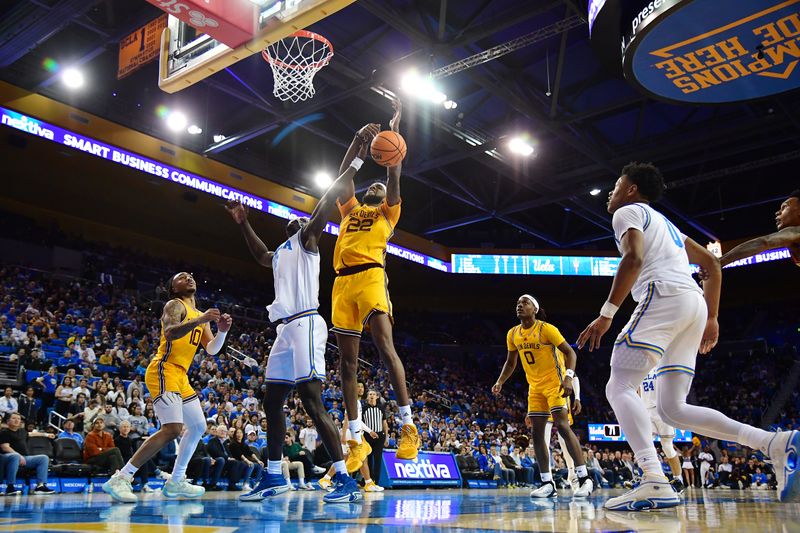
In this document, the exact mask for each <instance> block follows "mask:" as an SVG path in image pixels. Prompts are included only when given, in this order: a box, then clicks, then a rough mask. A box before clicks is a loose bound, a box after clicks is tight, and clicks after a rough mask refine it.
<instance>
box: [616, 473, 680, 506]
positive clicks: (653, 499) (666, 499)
mask: <svg viewBox="0 0 800 533" xmlns="http://www.w3.org/2000/svg"><path fill="white" fill-rule="evenodd" d="M680 503H681V499H680V497H679V496H678V495H677V494H676V493H675V491H674V490H672V485H670V484H669V482H668V481H667V478H666V477H663V476H662V477H660V478H659V477H655V476H653V477H650V476H644V477H642V482H641V484H640V485H639V486H638V487H636V488H635V489H633V490H630V491H628V492H626V493H625V494H623V495H622V496H617V497H616V498H611V499H610V500H608V501H607V502H606V503H605V505H604V507H605V508H606V509H608V510H611V511H648V510H650V509H666V508H668V507H675V506H676V505H679V504H680Z"/></svg>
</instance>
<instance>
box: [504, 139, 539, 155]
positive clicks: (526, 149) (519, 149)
mask: <svg viewBox="0 0 800 533" xmlns="http://www.w3.org/2000/svg"><path fill="white" fill-rule="evenodd" d="M508 149H509V150H511V151H512V152H514V153H515V154H517V155H521V156H525V157H528V156H529V155H531V154H532V153H533V146H531V145H530V144H528V142H527V141H525V140H524V139H523V138H522V137H514V138H513V139H511V141H509V143H508Z"/></svg>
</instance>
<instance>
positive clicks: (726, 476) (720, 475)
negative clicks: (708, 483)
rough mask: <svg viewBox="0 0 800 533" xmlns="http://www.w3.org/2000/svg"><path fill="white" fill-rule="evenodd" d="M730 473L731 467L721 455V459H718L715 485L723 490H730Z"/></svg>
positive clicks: (725, 457)
mask: <svg viewBox="0 0 800 533" xmlns="http://www.w3.org/2000/svg"><path fill="white" fill-rule="evenodd" d="M732 473H733V465H732V464H731V463H730V461H729V459H728V456H727V455H723V456H722V458H720V463H719V468H717V483H718V484H719V485H720V486H721V487H723V488H726V489H729V488H731V474H732Z"/></svg>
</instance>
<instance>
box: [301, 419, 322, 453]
mask: <svg viewBox="0 0 800 533" xmlns="http://www.w3.org/2000/svg"><path fill="white" fill-rule="evenodd" d="M318 438H319V435H318V434H317V429H316V428H315V427H314V421H313V420H311V418H306V427H304V428H303V429H301V430H300V443H301V444H302V446H303V448H305V449H306V450H308V451H310V452H311V453H312V454H313V453H314V450H316V449H317V439H318Z"/></svg>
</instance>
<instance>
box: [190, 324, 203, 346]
mask: <svg viewBox="0 0 800 533" xmlns="http://www.w3.org/2000/svg"><path fill="white" fill-rule="evenodd" d="M202 336H203V330H202V329H199V328H195V329H193V330H192V336H191V337H190V338H189V344H191V345H192V346H197V345H198V344H200V338H201V337H202Z"/></svg>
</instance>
